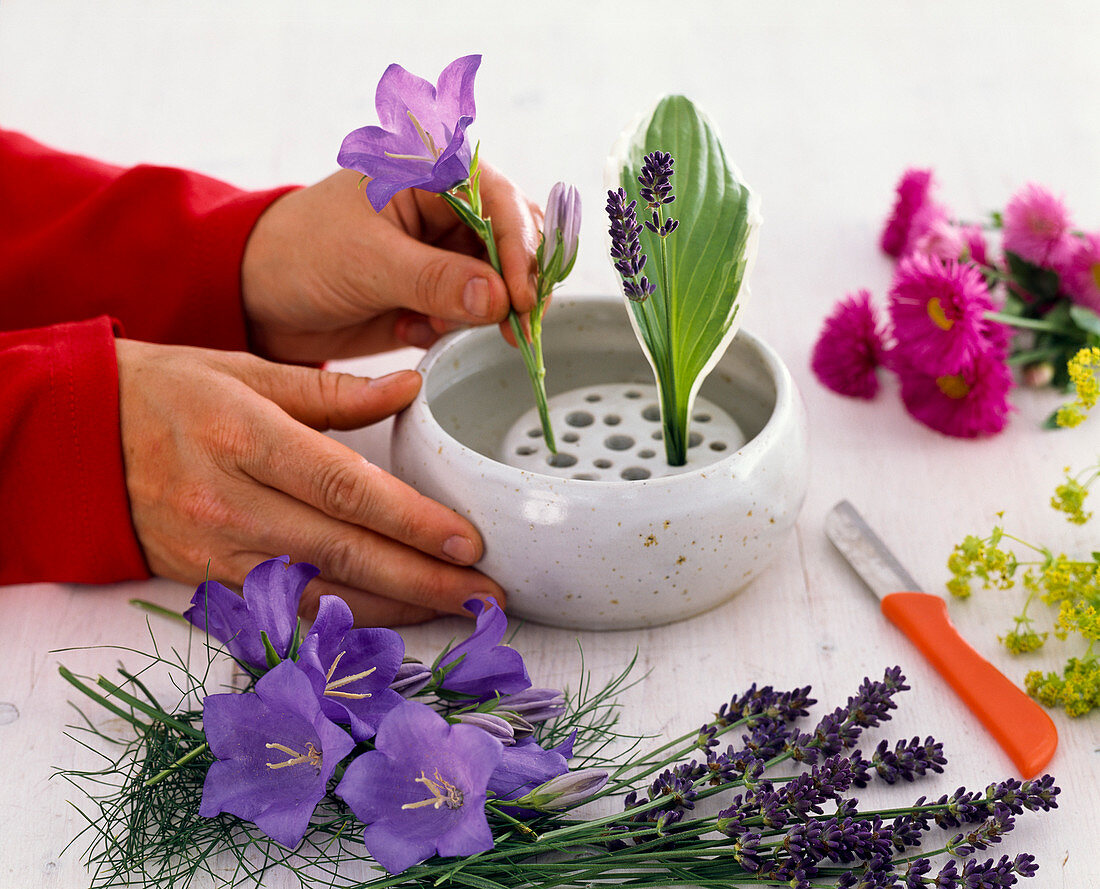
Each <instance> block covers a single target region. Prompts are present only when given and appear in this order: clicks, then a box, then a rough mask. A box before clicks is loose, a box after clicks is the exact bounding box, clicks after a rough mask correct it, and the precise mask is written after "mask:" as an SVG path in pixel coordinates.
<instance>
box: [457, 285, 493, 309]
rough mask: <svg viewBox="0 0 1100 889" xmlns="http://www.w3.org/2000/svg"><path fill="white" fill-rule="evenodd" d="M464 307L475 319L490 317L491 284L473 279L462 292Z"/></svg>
mask: <svg viewBox="0 0 1100 889" xmlns="http://www.w3.org/2000/svg"><path fill="white" fill-rule="evenodd" d="M462 305H463V306H464V307H465V309H466V311H467V312H468V313H469V314H470V315H472V316H473V317H474V318H487V317H489V282H488V281H486V280H485V279H484V278H471V279H470V280H469V281H467V282H466V286H465V287H464V288H463V290H462Z"/></svg>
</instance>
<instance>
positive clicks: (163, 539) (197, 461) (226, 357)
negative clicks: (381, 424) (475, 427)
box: [116, 339, 503, 626]
mask: <svg viewBox="0 0 1100 889" xmlns="http://www.w3.org/2000/svg"><path fill="white" fill-rule="evenodd" d="M116 349H117V354H118V368H119V399H120V410H121V426H122V447H123V456H124V460H125V468H126V487H127V491H128V493H129V496H130V508H131V514H132V516H133V522H134V528H135V530H136V531H137V536H138V539H139V541H140V542H141V546H142V548H143V550H144V552H145V558H146V561H147V562H148V564H149V568H150V569H151V570H152V571H153V573H155V574H159V575H162V576H164V577H170V578H173V579H175V580H180V581H184V582H187V583H192V584H194V583H198V582H200V581H202V580H203V579H204V578H205V577H206V574H207V570H208V569H207V566H208V565H210V566H211V569H210V570H211V572H212V573H213V574H215V575H216V576H217V577H218V578H219V579H220V580H224V581H226V582H232V583H237V584H238V585H239V584H240V583H242V582H243V580H244V576H245V574H247V573H248V571H249V570H250V569H251V568H252V567H254V566H255V565H256V564H257V563H258V562H260V561H262V560H264V559H268V558H271V557H272V556H276V555H283V554H289V555H290V557H291V559H292V560H294V561H307V562H312V563H313V564H315V565H317V566H319V567H320V568H321V575H320V577H319V578H317V579H316V580H314V581H312V582H311V583H310V584H309V586H308V587H307V589H306V596H305V598H304V599H303V612H305V613H307V616H312V613H315V611H316V607H317V602H318V600H319V598H320V596H321V595H322V594H329V593H331V594H335V595H338V596H340V597H341V598H343V599H344V600H345V601H346V602H347V603H348V605H349V606H351V609H352V612H353V613H354V614H355V617H356V621H357V623H358V624H360V625H371V626H377V625H380V624H398V623H412V622H416V621H420V620H426V619H428V618H430V617H434V616H436V614H438V613H439V612H450V613H455V614H463V613H465V612H464V610H463V608H462V603H463V602H464V601H466V600H468V599H470V598H486V597H488V596H493V597H495V598H496V599H497V600H498V601H500V602H502V601H503V596H502V591H501V589H500V587H499V586H497V585H496V584H495V583H494V582H493V581H491V580H489V578H487V577H485V576H484V575H483V574H481V573H479V572H478V571H476V570H474V569H473V568H470V567H467V566H469V565H471V564H472V563H474V562H476V561H477V560H478V559H479V558H480V557H481V554H482V543H481V538H480V537H479V535H478V533H477V531H476V530H475V529H474V527H473V526H472V525H471V524H470V523H469V522H468V521H466V520H465V519H464V518H462V517H461V516H459V515H458V514H457V513H455V512H453V511H452V510H450V509H448V508H447V507H445V506H442V505H441V504H439V503H436V502H435V501H433V500H430V499H429V498H427V497H424V496H422V495H421V494H418V493H417V492H416V491H414V490H413V489H412V488H410V487H409V486H408V485H406V484H405V483H404V482H401V481H399V480H398V479H396V478H394V477H393V476H391V475H389V474H387V473H386V472H384V471H382V470H381V469H379V468H378V467H377V466H374V465H372V464H370V463H368V462H367V461H366V460H365V459H364V458H363V457H361V456H360V455H359V454H357V453H355V452H354V451H351V450H350V449H348V448H347V447H345V446H344V445H342V444H340V443H338V442H336V441H334V440H333V439H331V438H329V437H327V436H325V435H322V434H321V432H319V431H317V430H321V429H327V428H335V429H352V428H357V427H361V426H365V425H367V424H369V423H373V422H376V421H378V420H381V419H383V418H384V417H387V416H389V415H390V414H393V413H394V412H396V411H398V410H400V409H401V408H403V407H405V406H406V405H407V404H408V403H409V402H410V401H411V400H412V399H413V397H415V395H416V393H417V391H418V390H419V387H420V377H419V376H418V375H417V374H416V373H413V372H412V371H401V372H399V373H396V374H391V375H389V376H385V377H381V378H379V379H376V380H370V379H366V378H362V377H355V376H351V375H349V374H335V373H328V372H325V371H321V370H314V369H311V368H304V367H291V366H286V365H278V364H272V363H270V362H267V361H264V360H263V359H260V358H257V357H255V356H253V355H247V354H244V353H239V352H220V351H215V350H209V349H195V348H190V347H185V346H162V345H152V344H148V343H141V342H137V341H133V340H125V339H119V340H116Z"/></svg>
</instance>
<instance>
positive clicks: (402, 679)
mask: <svg viewBox="0 0 1100 889" xmlns="http://www.w3.org/2000/svg"><path fill="white" fill-rule="evenodd" d="M431 679H432V671H431V670H430V669H429V668H428V667H427V666H426V665H425V664H422V663H420V661H405V662H404V663H402V664H401V666H400V667H398V668H397V675H396V676H394V677H393V682H391V683H390V688H392V689H393V690H394V691H395V692H397V693H398V694H400V695H402V696H403V697H406V698H409V697H412V696H413V695H415V694H416V693H417V692H418V691H420V690H421V689H422V688H423V687H424V686H425V685H427V684H428V683H429V682H431Z"/></svg>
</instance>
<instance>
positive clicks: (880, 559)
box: [825, 500, 920, 599]
mask: <svg viewBox="0 0 1100 889" xmlns="http://www.w3.org/2000/svg"><path fill="white" fill-rule="evenodd" d="M825 535H826V536H827V537H828V538H829V540H831V541H832V542H833V546H835V547H836V548H837V549H838V550H840V552H841V554H842V555H843V556H844V558H846V559H847V560H848V563H849V564H850V565H851V566H852V567H853V568H854V569H855V571H856V574H858V575H859V576H860V578H861V579H862V580H863V582H864V583H865V584H867V586H869V587H870V588H871V592H873V593H874V594H875V595H876V596H878V597H879V599H885V598H886V597H887V596H888V595H890V593H897V592H899V591H901V590H911V591H913V592H918V591H919V590H920V586H919V585H918V584H917V582H916V581H915V580H913V578H912V577H911V576H910V574H909V572H908V571H906V570H905V568H904V567H902V564H901V562H899V561H898V560H897V559H895V558H894V554H893V553H892V552H890V550H889V549H887V548H886V544H885V543H883V542H882V541H881V540H880V539H879V536H878V535H877V534H876V533H875V532H874V531H872V530H871V529H870V527H869V526H868V525H867V523H866V522H865V521H863V516H861V515H860V514H859V513H858V512H856V509H855V507H854V506H852V504H851V503H849V502H848V501H847V500H841V501H840V502H839V503H838V504H837V505H836V506H834V507H833V508H832V509H831V510H829V514H828V515H827V516H825Z"/></svg>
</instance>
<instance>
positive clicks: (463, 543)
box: [443, 534, 477, 565]
mask: <svg viewBox="0 0 1100 889" xmlns="http://www.w3.org/2000/svg"><path fill="white" fill-rule="evenodd" d="M443 555H445V556H446V557H447V558H449V559H453V560H454V561H456V562H461V563H462V564H463V565H469V564H471V563H472V562H473V561H474V560H475V559H476V558H477V549H476V547H474V543H473V541H472V540H470V538H469V537H462V536H461V535H459V534H455V535H454V536H452V537H448V538H447V539H446V540H444V541H443Z"/></svg>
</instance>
